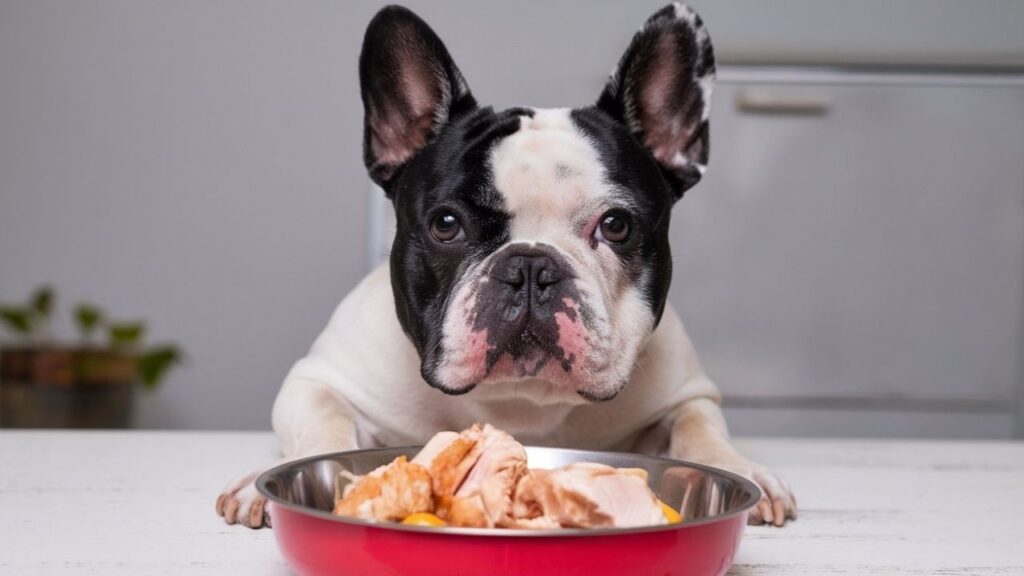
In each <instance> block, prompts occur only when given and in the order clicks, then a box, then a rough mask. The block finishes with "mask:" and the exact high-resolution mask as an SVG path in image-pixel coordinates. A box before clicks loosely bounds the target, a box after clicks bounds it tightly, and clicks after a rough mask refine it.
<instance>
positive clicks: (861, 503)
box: [0, 431, 1024, 576]
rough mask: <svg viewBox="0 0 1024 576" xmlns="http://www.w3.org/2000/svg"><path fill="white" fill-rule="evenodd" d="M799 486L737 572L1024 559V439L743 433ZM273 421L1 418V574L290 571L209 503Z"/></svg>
mask: <svg viewBox="0 0 1024 576" xmlns="http://www.w3.org/2000/svg"><path fill="white" fill-rule="evenodd" d="M738 444H739V445H740V447H741V449H742V450H744V451H745V452H747V453H748V454H749V455H751V456H752V457H754V458H755V459H757V460H760V461H763V462H765V463H766V464H769V465H771V466H773V467H774V468H776V469H777V470H779V471H780V473H781V474H782V475H783V476H785V477H786V478H788V479H789V481H790V483H791V484H792V485H793V487H794V489H795V490H796V493H797V496H798V498H799V500H800V506H801V508H800V520H799V521H798V522H796V523H793V524H791V525H789V526H787V527H786V528H782V529H777V528H767V527H756V528H748V531H747V533H746V536H745V537H744V541H743V544H742V546H741V548H740V553H739V556H738V558H737V560H736V564H735V565H734V567H733V568H732V570H731V571H730V572H729V574H731V575H736V576H739V575H743V576H747V575H753V574H765V575H791V574H799V575H812V574H813V575H822V574H829V575H832V574H887V575H898V574H956V575H960V574H990V575H1000V576H1009V575H1019V574H1024V443H995V442H985V443H964V442H957V443H953V442H927V443H925V442H878V441H871V442H865V441H843V440H827V441H826V440H820V441H809V440H742V441H739V442H738ZM275 451H276V442H275V440H274V438H273V437H272V436H271V434H269V433H206V432H200V433H192V432H10V431H4V432H0V574H4V575H6V574H18V575H20V574H43V575H46V574H75V575H89V574H104V575H109V574H113V575H117V574H125V575H132V576H144V575H148V574H195V575H202V574H217V575H227V574H240V575H245V576H255V575H261V574H287V573H288V569H287V566H286V565H285V564H284V562H283V560H282V559H281V556H280V554H279V553H278V551H277V547H276V544H275V542H274V540H273V534H272V533H271V532H270V531H269V530H259V531H253V530H249V529H246V528H241V527H237V526H226V525H225V524H224V523H223V522H222V521H221V520H220V518H218V517H216V516H215V515H214V512H213V504H214V500H215V497H216V495H217V493H218V492H219V490H220V488H221V487H222V485H223V484H224V483H226V482H227V481H228V480H229V479H230V478H231V477H232V476H234V475H236V474H238V473H239V472H242V471H244V470H246V469H248V468H252V467H255V466H257V465H260V464H262V463H269V462H271V461H272V460H273V459H274V458H275Z"/></svg>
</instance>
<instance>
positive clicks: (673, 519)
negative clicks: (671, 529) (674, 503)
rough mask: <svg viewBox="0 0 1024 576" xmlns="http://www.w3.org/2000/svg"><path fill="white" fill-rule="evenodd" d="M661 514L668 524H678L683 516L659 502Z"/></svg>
mask: <svg viewBox="0 0 1024 576" xmlns="http://www.w3.org/2000/svg"><path fill="white" fill-rule="evenodd" d="M659 502H661V500H659ZM661 513H662V514H664V515H665V520H668V523H669V524H678V523H680V522H682V521H683V516H682V515H681V514H680V513H679V511H678V510H676V509H675V508H673V507H671V506H669V505H668V504H665V503H664V502H661Z"/></svg>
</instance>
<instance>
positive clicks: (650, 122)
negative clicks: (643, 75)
mask: <svg viewBox="0 0 1024 576" xmlns="http://www.w3.org/2000/svg"><path fill="white" fill-rule="evenodd" d="M678 51H679V46H678V44H677V43H676V39H675V36H674V35H672V34H663V35H662V36H661V38H659V39H658V48H657V51H656V53H655V54H656V55H655V58H654V61H653V62H651V63H650V64H649V68H648V70H649V72H648V77H647V82H646V83H645V84H644V87H643V88H641V93H640V101H641V106H640V110H639V112H640V114H639V116H640V117H639V118H638V120H639V122H640V129H641V131H642V134H643V139H644V144H645V145H646V146H647V148H648V149H650V151H651V153H652V154H653V155H654V157H655V159H657V160H658V162H660V163H661V164H662V165H663V166H666V167H668V168H682V167H684V166H686V165H688V164H689V163H690V159H689V158H688V157H687V156H686V147H687V144H688V143H689V141H690V139H691V138H692V137H693V133H694V130H695V128H696V126H697V122H694V123H691V124H686V123H685V121H686V113H687V111H688V110H689V109H690V108H692V104H693V98H694V95H693V94H692V93H690V92H689V91H684V92H682V93H680V92H679V91H678V88H679V86H680V84H681V83H686V82H687V80H686V79H681V78H679V77H678V75H679V74H681V73H683V72H685V71H686V70H684V69H683V66H682V64H681V62H680V61H679V55H678ZM690 84H692V87H691V88H690V89H691V90H697V86H696V83H694V82H692V81H691V82H690ZM673 99H677V100H673ZM679 99H681V101H680V100H679ZM698 121H699V118H698Z"/></svg>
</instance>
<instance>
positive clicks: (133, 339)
mask: <svg viewBox="0 0 1024 576" xmlns="http://www.w3.org/2000/svg"><path fill="white" fill-rule="evenodd" d="M55 300H56V297H55V295H54V291H53V289H52V288H50V287H49V286H43V287H40V288H38V289H37V290H36V291H35V292H33V294H32V297H31V298H30V299H29V301H28V303H27V304H24V305H20V306H19V305H0V322H2V324H3V325H4V326H5V327H6V328H7V329H8V330H9V331H10V332H11V333H12V334H13V335H14V336H15V337H16V338H18V339H20V340H22V341H24V343H25V344H26V345H31V344H32V343H38V342H47V343H48V342H49V340H50V317H51V314H52V312H53V310H54V307H55ZM74 319H75V325H76V326H77V328H78V332H79V336H80V339H81V342H82V349H83V350H84V351H97V352H110V353H115V354H118V355H121V356H127V357H130V358H133V359H134V360H135V366H136V376H137V377H138V380H139V383H141V384H142V385H143V386H144V387H145V388H147V389H153V388H155V387H156V386H158V385H159V384H160V383H161V382H162V381H163V380H164V378H165V377H166V376H167V373H168V372H169V371H170V370H171V368H173V367H174V366H176V365H178V364H180V363H181V362H182V361H183V357H184V355H183V353H182V352H181V349H180V348H178V347H177V346H175V345H173V344H160V345H155V346H151V347H145V346H144V341H145V335H146V324H145V322H141V321H133V322H124V321H110V320H109V319H108V317H107V315H106V314H105V313H104V312H103V310H102V309H101V308H100V307H98V306H96V305H94V304H87V303H80V304H78V305H76V306H75V307H74ZM102 329H105V330H106V334H107V341H106V343H105V345H102V346H97V345H96V344H95V343H94V339H95V334H96V333H97V332H98V331H100V330H102Z"/></svg>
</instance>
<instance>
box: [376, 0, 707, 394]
mask: <svg viewBox="0 0 1024 576" xmlns="http://www.w3.org/2000/svg"><path fill="white" fill-rule="evenodd" d="M714 72H715V64H714V57H713V55H712V49H711V42H710V40H709V38H708V34H707V32H706V30H705V29H704V26H703V24H702V22H701V20H700V17H698V16H697V15H696V14H695V13H694V12H693V11H691V10H690V9H689V8H687V7H685V6H682V5H680V4H673V5H670V6H667V7H666V8H664V9H662V10H660V11H659V12H657V13H656V14H654V15H653V16H652V17H651V18H650V19H649V20H648V21H647V22H646V24H645V25H644V27H643V28H642V29H641V30H640V32H638V33H637V34H636V36H635V37H634V38H633V41H632V43H631V44H630V45H629V48H628V49H627V50H626V52H625V54H624V55H623V56H622V59H621V60H620V61H619V64H618V67H617V68H616V69H615V71H614V72H613V73H612V76H611V79H610V80H609V82H608V84H607V85H606V86H605V88H604V91H603V92H602V93H601V95H600V97H599V98H598V100H597V103H596V104H595V105H593V106H586V107H583V108H575V109H558V110H541V109H530V108H515V109H510V110H504V111H495V110H493V109H491V108H489V107H481V106H479V105H478V104H477V102H476V100H475V99H474V98H473V96H472V94H471V93H470V90H469V87H468V85H467V83H466V81H465V79H464V78H463V76H462V74H461V73H460V72H459V69H458V68H457V67H456V66H455V63H454V62H453V61H452V58H451V56H449V54H448V51H447V50H446V49H445V47H444V44H442V42H441V40H440V39H439V38H438V37H437V36H436V35H435V34H434V32H433V31H432V30H431V29H430V28H429V27H428V26H427V24H426V23H424V22H423V21H422V20H421V19H419V18H418V17H417V16H416V15H415V14H413V13H412V12H410V11H408V10H406V9H404V8H401V7H388V8H384V9H383V10H381V11H380V12H379V13H378V14H377V15H376V16H375V17H374V19H373V21H372V22H371V23H370V25H369V28H368V29H367V31H366V38H365V40H364V43H363V50H362V54H361V56H360V61H359V75H360V80H361V83H362V98H363V104H364V106H365V111H366V118H365V135H364V157H365V158H364V159H365V161H366V165H367V167H368V169H369V172H370V176H371V177H372V178H373V180H374V181H376V182H377V183H378V184H380V185H381V187H383V188H384V190H385V191H386V193H387V195H388V197H389V198H390V199H391V200H392V201H393V203H394V207H395V214H396V217H397V233H396V236H395V240H394V245H393V247H392V252H391V277H392V286H393V290H394V297H395V303H396V307H397V311H398V317H399V320H400V321H401V324H402V327H403V329H404V330H405V332H406V333H407V334H408V336H409V338H410V339H411V340H412V342H413V343H414V344H415V346H416V348H417V350H418V351H419V354H420V358H421V361H422V374H423V377H424V379H425V380H426V381H427V382H428V383H429V384H430V385H432V386H434V387H436V388H439V389H440V390H442V391H444V392H446V393H449V394H461V393H465V392H468V391H470V390H471V389H473V388H474V387H476V386H477V385H481V384H484V385H492V384H493V385H495V386H508V388H510V389H515V390H516V393H517V394H519V395H524V394H532V395H534V396H537V398H535V400H538V401H540V400H541V399H546V401H560V402H564V401H571V402H581V401H585V400H607V399H610V398H613V397H614V396H615V395H616V394H618V393H619V391H621V389H622V388H623V386H625V385H626V383H627V382H628V380H629V378H630V375H631V373H632V371H633V367H634V365H635V363H636V357H637V354H638V351H639V350H640V349H641V347H642V346H643V344H644V342H645V341H646V339H647V338H648V336H649V335H650V333H651V331H652V330H653V329H654V327H655V326H656V325H657V323H658V321H659V319H660V317H661V314H662V310H663V309H664V306H665V298H666V294H667V292H668V286H669V279H670V277H671V272H672V261H671V257H670V254H669V242H668V225H669V214H670V210H671V208H672V205H673V204H674V203H675V201H676V200H678V199H679V198H680V197H682V195H683V192H684V191H686V190H687V189H688V188H690V187H691V186H693V185H694V184H696V183H697V181H698V180H700V178H701V175H702V174H703V172H704V169H705V167H706V165H707V159H708V110H709V104H710V102H709V99H710V95H711V82H712V79H713V77H714Z"/></svg>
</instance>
